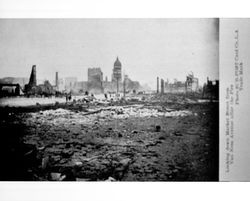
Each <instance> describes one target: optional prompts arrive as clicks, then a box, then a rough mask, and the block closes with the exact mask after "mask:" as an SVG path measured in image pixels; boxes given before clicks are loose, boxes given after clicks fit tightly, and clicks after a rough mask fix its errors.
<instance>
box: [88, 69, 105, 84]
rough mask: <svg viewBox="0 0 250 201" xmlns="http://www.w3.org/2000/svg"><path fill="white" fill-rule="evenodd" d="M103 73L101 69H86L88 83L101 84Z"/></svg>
mask: <svg viewBox="0 0 250 201" xmlns="http://www.w3.org/2000/svg"><path fill="white" fill-rule="evenodd" d="M102 81H103V73H102V70H101V68H88V82H102Z"/></svg>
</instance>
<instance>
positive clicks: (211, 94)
mask: <svg viewBox="0 0 250 201" xmlns="http://www.w3.org/2000/svg"><path fill="white" fill-rule="evenodd" d="M202 97H203V98H210V99H216V100H219V80H214V81H212V80H209V78H207V83H205V84H204V86H203V93H202Z"/></svg>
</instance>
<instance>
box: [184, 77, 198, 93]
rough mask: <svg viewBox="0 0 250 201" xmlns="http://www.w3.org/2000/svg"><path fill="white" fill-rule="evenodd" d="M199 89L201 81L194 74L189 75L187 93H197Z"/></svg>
mask: <svg viewBox="0 0 250 201" xmlns="http://www.w3.org/2000/svg"><path fill="white" fill-rule="evenodd" d="M198 89H199V79H198V78H196V77H194V74H193V73H191V74H188V75H187V78H186V91H187V92H197V91H198Z"/></svg>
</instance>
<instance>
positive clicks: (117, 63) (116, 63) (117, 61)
mask: <svg viewBox="0 0 250 201" xmlns="http://www.w3.org/2000/svg"><path fill="white" fill-rule="evenodd" d="M114 66H122V64H121V62H120V61H119V59H118V57H117V58H116V61H115V63H114Z"/></svg>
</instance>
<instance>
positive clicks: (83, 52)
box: [0, 19, 219, 88]
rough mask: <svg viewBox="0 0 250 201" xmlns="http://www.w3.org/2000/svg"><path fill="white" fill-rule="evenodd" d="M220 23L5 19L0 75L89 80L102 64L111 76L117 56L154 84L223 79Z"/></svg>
mask: <svg viewBox="0 0 250 201" xmlns="http://www.w3.org/2000/svg"><path fill="white" fill-rule="evenodd" d="M218 29H219V27H218V20H215V19H1V20H0V70H1V71H0V73H1V75H0V77H6V76H9V77H29V75H30V72H31V67H32V65H36V66H37V77H38V79H49V80H50V81H51V82H52V83H54V79H55V72H56V71H58V72H59V77H77V78H78V81H83V80H87V69H88V68H90V67H101V69H102V71H103V73H104V77H105V76H108V79H109V80H110V78H111V73H112V68H113V64H114V62H115V59H116V57H117V56H118V57H119V59H120V61H121V63H122V71H123V72H125V73H126V74H128V75H129V77H130V78H131V79H133V80H137V81H140V82H141V83H148V84H149V85H150V86H151V87H152V88H155V86H156V77H157V76H159V77H161V78H163V79H165V80H166V79H167V78H168V79H169V80H170V81H172V80H173V79H174V78H176V79H178V80H181V81H184V80H185V76H186V74H187V73H189V72H190V71H192V72H193V73H194V75H195V76H196V77H198V78H199V79H200V84H203V82H205V81H206V77H207V76H209V77H210V78H211V79H218V77H219V73H218V71H219V61H218V56H219V44H218V38H219V30H218Z"/></svg>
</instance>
